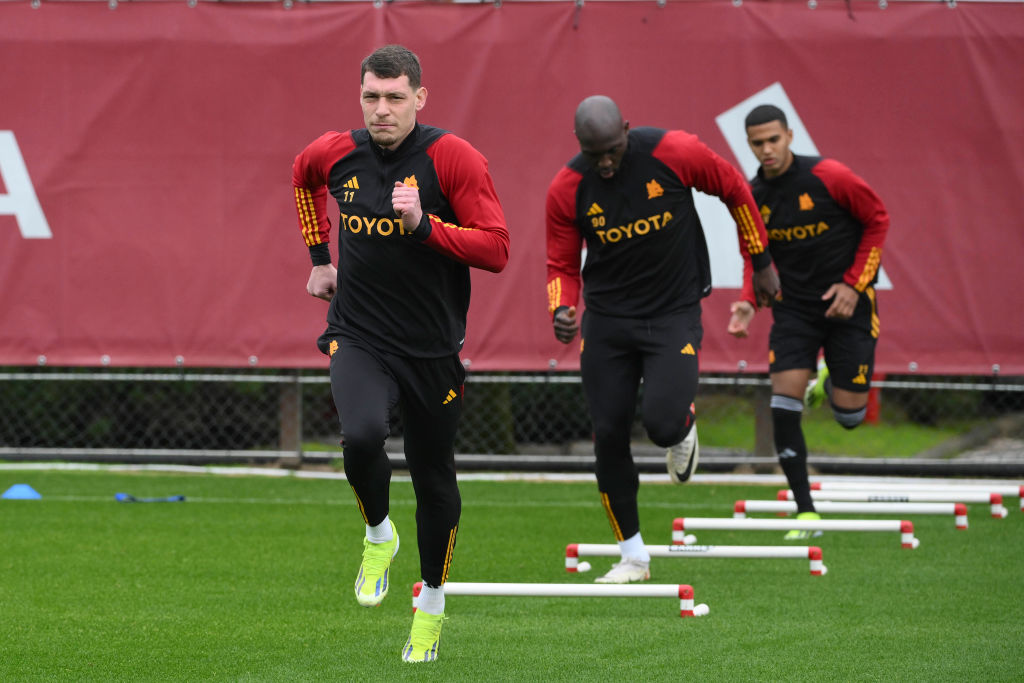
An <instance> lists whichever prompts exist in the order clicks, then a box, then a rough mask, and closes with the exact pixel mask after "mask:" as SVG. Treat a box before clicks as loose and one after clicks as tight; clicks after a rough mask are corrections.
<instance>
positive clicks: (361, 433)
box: [342, 425, 387, 457]
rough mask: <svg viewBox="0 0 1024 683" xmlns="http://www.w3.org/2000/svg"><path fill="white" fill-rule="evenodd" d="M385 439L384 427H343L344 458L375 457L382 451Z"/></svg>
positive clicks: (385, 431)
mask: <svg viewBox="0 0 1024 683" xmlns="http://www.w3.org/2000/svg"><path fill="white" fill-rule="evenodd" d="M385 439H387V429H386V426H383V425H382V426H381V427H380V428H374V427H371V426H369V425H367V426H365V427H362V428H360V427H359V426H356V425H353V426H351V427H349V426H346V427H345V433H344V436H343V440H342V445H343V447H344V450H345V456H346V457H361V456H370V457H373V456H376V455H377V454H378V453H380V452H381V451H382V450H383V449H384V441H385Z"/></svg>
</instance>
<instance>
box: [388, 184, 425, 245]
mask: <svg viewBox="0 0 1024 683" xmlns="http://www.w3.org/2000/svg"><path fill="white" fill-rule="evenodd" d="M391 206H392V208H394V210H395V215H396V216H398V217H399V218H401V219H402V229H403V230H405V232H406V234H409V233H411V232H413V231H414V230H416V228H417V227H418V226H419V224H420V220H421V219H422V218H423V208H422V207H421V206H420V191H419V189H418V188H415V187H410V186H409V185H406V184H405V183H399V182H397V181H396V182H395V189H394V190H392V192H391Z"/></svg>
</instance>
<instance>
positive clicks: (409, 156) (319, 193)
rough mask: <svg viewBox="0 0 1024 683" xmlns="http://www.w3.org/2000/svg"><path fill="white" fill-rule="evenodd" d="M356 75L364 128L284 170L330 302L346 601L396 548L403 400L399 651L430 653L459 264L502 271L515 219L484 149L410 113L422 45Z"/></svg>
mask: <svg viewBox="0 0 1024 683" xmlns="http://www.w3.org/2000/svg"><path fill="white" fill-rule="evenodd" d="M360 83H361V89H360V100H361V102H362V108H363V120H364V122H365V124H366V128H363V129H359V130H349V131H346V132H344V133H338V132H329V133H325V134H324V135H322V136H321V137H320V138H318V139H317V140H315V141H313V142H312V143H311V144H310V145H309V146H308V147H306V148H305V149H304V150H303V151H302V152H301V153H300V154H299V155H298V156H297V157H296V159H295V164H294V167H293V174H292V182H293V185H294V189H295V200H296V207H297V210H298V217H299V226H300V227H301V229H302V236H303V238H304V239H305V241H306V245H307V246H308V247H309V253H310V257H311V258H312V261H313V270H312V272H311V273H310V277H309V282H308V283H307V286H306V289H307V291H308V292H309V293H310V294H311V295H313V296H316V297H319V298H322V299H325V300H327V301H330V308H329V309H328V313H327V329H326V330H325V331H324V333H323V335H321V337H320V339H319V340H318V342H317V344H318V346H319V348H320V350H321V351H322V352H323V353H325V354H327V355H329V356H330V374H331V390H332V393H333V395H334V403H335V406H336V407H337V410H338V417H339V418H340V421H341V431H342V446H343V449H344V463H345V475H346V477H347V478H348V481H349V484H350V485H351V486H352V490H353V491H354V492H355V496H356V503H357V505H358V507H359V511H360V513H361V514H362V516H363V521H364V522H365V524H366V538H365V539H364V540H363V559H362V564H361V565H360V567H359V572H358V574H357V576H356V582H355V594H356V600H357V601H358V602H359V604H361V605H364V606H367V607H372V606H375V605H379V604H380V603H381V601H382V600H383V599H384V597H385V596H386V595H387V593H388V573H389V569H390V566H391V561H392V558H393V557H394V556H395V554H396V553H397V552H398V532H397V531H396V529H395V525H394V523H393V522H392V521H391V519H390V517H389V497H388V489H389V485H390V481H391V462H390V461H389V460H388V456H387V453H386V452H385V451H384V443H385V439H386V438H387V436H388V435H389V433H390V415H391V411H392V409H393V408H395V407H398V408H400V409H401V413H402V421H403V425H404V428H405V434H404V435H405V457H406V461H407V463H408V467H409V473H410V475H411V476H412V482H413V487H414V489H415V492H416V537H417V541H418V544H419V552H420V572H421V576H422V578H423V591H422V593H421V595H420V597H419V603H418V609H417V611H416V613H415V615H414V617H413V625H412V631H411V633H410V635H409V640H408V642H407V643H406V645H405V647H404V648H403V650H402V659H403V660H405V661H407V662H423V661H433V660H434V659H436V658H437V648H438V642H439V639H440V634H441V623H442V620H443V618H444V582H445V580H446V579H447V576H448V569H449V567H450V565H451V559H452V551H453V549H454V547H455V536H456V532H457V531H458V523H459V516H460V512H461V498H460V496H459V489H458V485H457V483H456V478H455V457H454V452H455V451H454V444H455V433H456V426H457V424H458V420H459V415H460V413H461V412H462V389H463V381H464V379H465V369H464V368H463V365H462V363H461V362H460V360H459V351H460V349H461V348H462V344H463V342H464V341H465V333H466V313H467V311H468V308H469V296H470V277H469V268H470V267H474V268H481V269H483V270H487V271H491V272H495V273H497V272H499V271H501V270H502V269H503V268H504V267H505V264H506V262H507V261H508V249H509V234H508V230H507V228H506V226H505V216H504V213H503V211H502V208H501V204H500V203H499V201H498V197H497V194H496V193H495V191H494V184H493V182H492V181H491V176H490V174H489V172H488V170H487V161H486V159H484V157H483V156H482V155H481V154H480V153H479V152H478V151H476V150H475V149H474V148H473V147H472V146H471V145H470V144H469V143H468V142H466V141H465V140H462V139H461V138H458V137H456V136H455V135H453V134H451V133H449V132H447V131H444V130H440V129H438V128H433V127H431V126H426V125H422V124H420V123H418V122H417V121H416V113H417V112H418V111H419V110H421V109H422V108H423V106H424V104H425V103H426V99H427V90H426V88H424V87H422V86H421V85H420V64H419V59H418V58H417V57H416V55H415V54H413V53H412V52H410V51H409V50H407V49H406V48H404V47H402V46H399V45H388V46H385V47H382V48H380V49H378V50H377V51H375V52H374V53H373V54H371V55H370V56H369V57H367V58H366V59H365V60H364V61H363V63H362V69H361V76H360ZM328 192H329V193H330V194H331V196H333V197H334V198H335V200H337V202H338V207H339V209H340V211H341V216H340V223H341V225H340V228H339V231H338V233H339V234H338V241H339V248H338V255H339V258H338V267H337V268H335V267H334V265H332V264H331V255H330V251H329V248H328V240H329V238H330V229H331V225H330V222H329V221H328V219H327V211H326V202H327V194H328Z"/></svg>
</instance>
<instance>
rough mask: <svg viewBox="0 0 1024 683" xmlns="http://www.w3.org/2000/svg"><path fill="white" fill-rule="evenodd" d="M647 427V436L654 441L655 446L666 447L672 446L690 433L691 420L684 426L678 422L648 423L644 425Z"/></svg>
mask: <svg viewBox="0 0 1024 683" xmlns="http://www.w3.org/2000/svg"><path fill="white" fill-rule="evenodd" d="M645 427H646V428H647V436H648V437H649V438H650V439H651V441H653V442H654V444H655V445H656V446H660V447H661V448H668V447H669V446H674V445H675V444H677V443H679V442H680V441H682V440H683V439H685V438H686V435H687V434H689V433H690V429H691V428H692V422H691V423H688V424H687V425H685V426H682V425H679V424H666V423H662V424H648V425H645Z"/></svg>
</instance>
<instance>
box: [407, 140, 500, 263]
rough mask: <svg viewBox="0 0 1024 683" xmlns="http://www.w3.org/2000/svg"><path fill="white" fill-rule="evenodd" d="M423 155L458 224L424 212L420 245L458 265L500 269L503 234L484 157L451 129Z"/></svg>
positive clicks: (497, 206) (496, 202)
mask: <svg viewBox="0 0 1024 683" xmlns="http://www.w3.org/2000/svg"><path fill="white" fill-rule="evenodd" d="M427 154H429V155H430V158H431V159H433V161H434V170H435V171H436V172H437V178H438V181H439V182H440V184H441V192H443V193H444V196H445V197H447V198H448V203H449V204H450V205H451V207H452V210H453V211H454V212H455V215H456V216H458V220H459V222H460V223H461V225H455V224H453V223H445V222H444V221H442V220H441V219H440V218H438V217H437V216H433V215H429V214H428V216H427V217H428V219H429V220H430V227H431V230H430V234H429V235H428V236H427V238H426V239H425V240H424V242H423V243H424V244H426V245H427V246H429V247H430V248H431V249H434V250H435V251H437V252H440V253H442V254H444V255H445V256H449V257H450V258H452V259H454V260H456V261H458V262H459V263H462V264H464V265H467V266H471V267H474V268H482V269H484V270H489V271H491V272H492V273H499V272H501V270H502V269H503V268H504V267H505V264H506V263H508V249H509V234H508V228H507V227H506V225H505V213H504V211H502V208H501V202H499V201H498V194H497V192H495V190H494V182H493V181H492V180H491V174H490V172H489V171H488V170H487V160H486V159H485V158H484V156H483V155H482V154H480V152H478V151H477V150H476V149H474V148H473V146H472V145H470V144H469V143H468V142H466V141H465V140H463V139H462V138H460V137H458V136H456V135H452V134H451V133H449V134H447V135H443V136H442V137H441V138H440V139H438V141H437V142H435V143H434V144H433V145H431V146H430V147H429V148H428V149H427Z"/></svg>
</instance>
